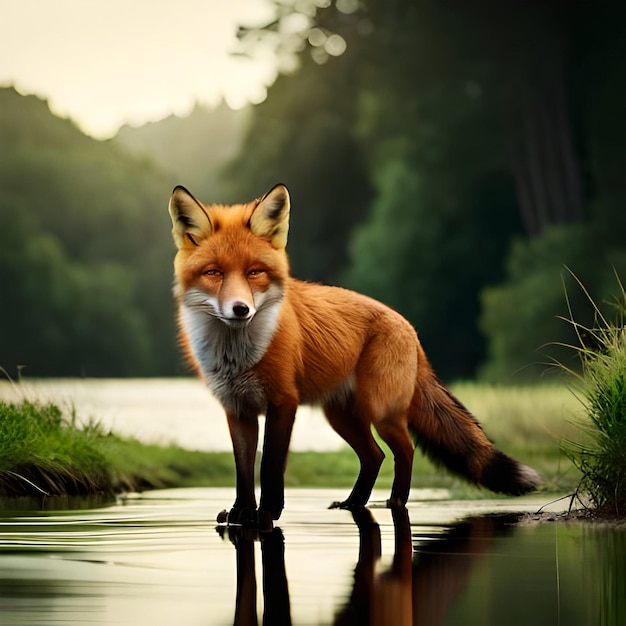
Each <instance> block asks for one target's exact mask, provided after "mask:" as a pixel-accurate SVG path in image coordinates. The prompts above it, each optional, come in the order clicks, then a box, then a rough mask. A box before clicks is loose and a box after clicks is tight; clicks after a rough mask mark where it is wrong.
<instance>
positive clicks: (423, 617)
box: [217, 507, 518, 626]
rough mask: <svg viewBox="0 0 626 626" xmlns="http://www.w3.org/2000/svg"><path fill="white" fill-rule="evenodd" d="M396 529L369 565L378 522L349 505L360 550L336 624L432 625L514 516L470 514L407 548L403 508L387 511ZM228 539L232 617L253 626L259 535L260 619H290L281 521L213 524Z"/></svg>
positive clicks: (269, 625)
mask: <svg viewBox="0 0 626 626" xmlns="http://www.w3.org/2000/svg"><path fill="white" fill-rule="evenodd" d="M392 515H393V524H394V532H395V542H394V543H395V546H394V556H393V561H392V564H391V566H390V567H389V568H388V569H387V570H386V571H383V572H380V573H379V572H376V565H377V563H378V561H379V560H380V557H381V536H380V527H379V525H378V524H377V523H376V521H375V519H374V517H373V515H372V513H371V512H370V511H369V509H366V508H365V507H358V508H356V509H354V510H353V511H352V517H353V519H354V521H355V523H356V525H357V527H358V529H359V554H358V561H357V564H356V567H355V569H354V585H353V588H352V592H351V594H350V597H349V598H348V600H347V602H346V604H345V605H344V606H343V607H341V608H340V609H339V610H338V612H337V614H336V616H335V620H334V622H333V623H334V624H335V625H337V626H343V625H345V626H348V625H355V626H363V625H365V624H370V625H372V626H409V625H412V626H415V625H421V626H437V625H439V624H443V623H444V618H445V616H446V613H447V611H448V609H449V608H450V607H451V606H452V604H453V602H454V600H455V598H456V597H457V596H458V595H459V594H460V593H461V591H462V590H463V588H464V587H465V585H466V583H467V581H468V579H469V577H470V573H471V571H472V569H473V567H474V565H476V563H477V562H478V561H479V560H480V558H481V557H482V556H483V555H484V554H485V553H486V552H487V551H488V550H489V548H490V545H491V543H492V540H493V539H494V538H495V537H497V536H503V535H505V534H506V533H507V530H508V529H510V528H511V527H512V524H513V523H514V522H515V521H516V520H517V519H518V517H517V516H515V515H497V516H496V515H488V516H480V517H471V518H468V519H466V520H464V521H463V522H460V523H458V524H456V525H454V526H452V527H451V528H450V529H449V530H448V531H447V532H446V533H444V534H443V535H442V537H441V538H440V539H437V540H434V541H429V542H428V543H427V544H426V545H424V546H420V547H418V548H416V549H415V551H414V548H413V543H412V538H411V524H410V521H409V515H408V511H407V510H406V509H405V508H404V507H397V508H395V509H393V510H392ZM217 530H218V532H219V533H220V535H221V536H222V537H223V538H225V537H226V536H228V538H229V539H230V541H231V542H232V543H233V544H234V546H235V551H236V559H237V599H236V609H235V619H234V624H235V625H236V626H248V625H256V624H257V623H258V621H257V583H256V573H255V556H254V543H255V541H260V543H261V556H262V561H263V563H262V571H263V598H264V612H263V624H264V625H266V626H282V625H283V624H284V625H288V624H291V607H290V601H289V588H288V583H287V573H286V571H285V543H284V537H283V533H282V531H281V530H280V528H274V530H273V531H272V532H271V533H259V532H258V530H255V529H251V528H243V527H235V526H228V527H224V526H219V527H218V529H217Z"/></svg>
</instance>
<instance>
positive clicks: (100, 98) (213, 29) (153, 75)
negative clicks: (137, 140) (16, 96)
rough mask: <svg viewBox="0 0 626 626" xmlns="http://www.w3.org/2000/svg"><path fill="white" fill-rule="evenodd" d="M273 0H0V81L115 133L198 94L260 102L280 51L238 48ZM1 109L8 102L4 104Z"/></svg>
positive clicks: (92, 127)
mask: <svg viewBox="0 0 626 626" xmlns="http://www.w3.org/2000/svg"><path fill="white" fill-rule="evenodd" d="M272 16H273V12H272V4H271V2H270V1H269V0H0V85H1V86H7V85H14V86H15V87H16V88H17V89H18V91H20V92H21V93H23V94H31V93H33V94H36V95H38V96H40V97H44V98H46V99H47V100H48V103H49V105H50V108H51V109H52V110H53V112H54V113H56V114H57V115H61V116H62V117H70V118H72V119H73V120H74V121H75V122H76V123H77V124H78V125H79V126H80V127H81V129H83V130H84V131H85V132H87V133H89V134H91V135H93V136H95V137H98V138H106V137H110V136H111V135H113V134H115V132H116V131H117V129H118V128H119V126H120V125H122V124H125V123H129V124H132V125H139V124H142V123H145V122H147V121H156V120H159V119H162V118H163V117H166V116H168V115H170V114H171V113H176V114H177V115H186V114H188V113H189V112H190V110H191V108H192V107H193V105H194V103H195V102H196V100H197V101H200V102H202V103H206V104H216V103H217V102H218V101H219V100H220V98H221V97H224V98H225V99H226V101H227V102H228V103H229V104H230V105H231V106H233V107H235V108H237V107H241V106H243V105H244V104H245V103H246V102H248V101H251V102H260V101H262V100H263V99H264V97H265V95H266V87H267V86H269V85H270V84H271V83H272V82H273V80H274V78H275V75H276V71H275V66H274V62H273V58H271V57H270V56H265V58H256V57H255V59H254V60H248V59H244V58H241V57H233V56H231V55H230V54H229V52H231V51H232V50H234V48H235V47H236V43H237V39H236V36H235V35H236V32H237V27H238V25H240V24H245V25H254V24H262V23H265V22H266V21H270V20H271V18H272ZM0 115H1V112H0Z"/></svg>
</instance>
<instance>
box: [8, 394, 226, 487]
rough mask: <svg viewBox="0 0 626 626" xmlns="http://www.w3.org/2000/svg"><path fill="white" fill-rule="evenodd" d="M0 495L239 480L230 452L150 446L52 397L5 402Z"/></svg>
mask: <svg viewBox="0 0 626 626" xmlns="http://www.w3.org/2000/svg"><path fill="white" fill-rule="evenodd" d="M0 434H1V437H0V497H19V496H33V495H35V496H37V495H85V494H96V493H104V494H113V493H118V492H121V491H137V490H142V489H147V488H155V487H166V486H185V485H188V484H198V483H206V484H211V483H212V482H214V483H216V484H223V483H224V482H227V481H230V480H234V478H233V476H234V471H233V468H232V459H231V456H232V455H230V454H226V453H222V454H206V453H202V452H192V451H188V450H183V449H182V448H179V447H176V446H168V447H162V446H156V445H145V444H142V443H140V442H139V441H137V440H135V439H129V438H121V437H117V436H116V435H114V434H112V433H108V432H105V431H104V430H103V429H102V428H101V427H100V426H99V425H98V424H97V423H94V422H91V423H87V424H83V425H80V427H79V424H78V420H77V419H76V416H75V415H74V414H69V415H68V414H64V413H63V411H62V410H61V409H60V408H59V407H58V406H56V405H55V404H52V403H47V404H43V403H42V404H40V403H37V402H30V401H27V400H23V401H21V402H19V403H9V402H0Z"/></svg>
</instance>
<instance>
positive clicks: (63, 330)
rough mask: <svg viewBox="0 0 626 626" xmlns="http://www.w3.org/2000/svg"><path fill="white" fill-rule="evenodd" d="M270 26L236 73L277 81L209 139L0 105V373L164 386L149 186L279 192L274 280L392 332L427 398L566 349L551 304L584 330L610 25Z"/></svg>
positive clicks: (619, 66) (612, 263)
mask: <svg viewBox="0 0 626 626" xmlns="http://www.w3.org/2000/svg"><path fill="white" fill-rule="evenodd" d="M275 5H276V19H275V20H274V21H272V23H270V24H264V25H262V26H261V27H259V28H245V29H244V28H242V29H241V32H240V53H242V54H250V55H254V54H257V53H258V52H259V50H260V48H268V47H269V48H271V49H273V51H274V53H275V55H276V60H277V63H279V65H280V66H281V67H282V68H283V72H282V73H281V74H280V75H279V77H278V79H277V80H276V82H275V83H274V85H272V87H271V88H270V89H269V93H268V98H267V99H266V101H265V102H263V103H262V104H260V105H257V106H256V107H254V109H253V110H252V111H251V112H248V113H246V115H245V116H242V117H240V118H239V122H237V123H236V124H235V125H234V126H232V133H231V134H224V133H223V129H224V128H226V127H227V126H228V125H229V124H230V123H231V122H232V119H231V118H228V115H227V112H225V111H223V110H222V111H220V112H219V115H218V114H217V113H216V115H215V119H218V118H219V120H218V122H219V123H218V125H219V127H220V128H221V129H222V130H220V129H218V128H216V127H215V125H213V126H211V124H210V123H208V121H207V117H206V114H205V113H206V112H204V113H203V112H201V111H198V110H196V111H194V114H193V115H192V116H191V117H190V118H189V120H187V121H186V120H178V119H170V120H166V121H165V122H163V123H157V124H153V125H150V127H149V128H144V129H123V131H122V132H120V135H119V136H118V138H116V139H115V140H114V141H108V142H97V141H95V140H92V139H89V138H87V137H85V136H84V135H82V134H81V133H80V132H79V131H78V130H77V129H76V128H75V127H74V126H73V125H72V124H71V123H70V122H68V121H66V120H59V119H57V118H54V117H53V116H52V115H51V114H50V113H49V111H48V109H47V107H46V106H45V103H42V102H41V101H39V100H37V99H35V98H24V97H22V96H19V95H18V94H16V93H15V92H14V91H13V90H10V89H8V90H1V91H0V107H1V110H2V116H1V117H0V286H1V288H2V306H1V307H0V365H2V366H4V367H7V368H12V367H14V366H16V365H20V364H25V365H27V366H28V368H29V370H27V372H28V371H30V373H31V375H80V374H86V375H153V374H160V375H165V374H171V373H176V372H178V371H179V370H180V366H179V363H180V357H179V356H178V352H177V348H176V345H175V329H174V324H173V304H172V297H171V293H170V285H171V278H170V277H171V274H172V271H171V261H172V256H173V253H174V248H173V244H172V243H171V241H170V234H169V229H170V225H169V219H168V217H167V214H166V211H165V206H166V203H167V199H168V197H169V193H170V191H171V188H172V186H173V185H174V184H178V183H180V184H183V185H186V186H188V187H189V188H190V190H191V191H192V192H194V193H195V194H196V195H197V196H198V197H199V198H200V199H202V200H203V201H205V202H214V201H218V202H229V201H245V200H250V199H252V198H254V197H257V196H259V195H261V194H263V193H264V192H265V191H266V190H267V189H268V188H269V187H270V186H272V185H273V184H275V183H276V182H279V181H281V182H284V183H286V184H287V185H288V187H289V189H290V191H291V194H292V204H293V209H292V224H291V229H290V239H289V244H288V250H289V254H290V258H291V262H292V270H293V273H294V275H296V276H298V277H301V278H305V279H309V280H316V281H322V282H328V283H334V284H342V285H345V286H348V287H352V288H355V289H358V290H360V291H364V292H366V293H368V294H370V295H372V296H374V297H376V298H379V299H381V300H383V301H384V302H386V303H388V304H390V305H391V306H393V307H394V308H396V309H398V310H399V311H401V312H402V313H403V314H405V315H406V316H407V317H408V318H409V319H410V320H411V321H412V322H413V323H414V324H415V326H416V328H417V329H418V332H419V333H420V336H421V339H422V341H423V343H424V345H425V347H426V349H427V351H428V353H429V355H430V357H431V360H432V361H433V363H434V365H435V367H436V369H437V371H438V372H439V374H440V375H441V376H442V377H444V378H447V379H450V378H459V377H472V376H475V375H477V374H478V375H481V376H483V377H485V378H488V379H491V380H510V377H511V375H512V374H514V373H516V372H518V370H521V372H518V373H517V374H516V376H515V377H514V378H513V380H522V379H523V378H524V377H525V376H536V375H537V373H538V372H540V371H543V369H545V368H544V366H542V365H537V364H538V363H539V362H541V361H544V360H545V357H544V356H542V350H540V348H541V346H543V345H544V344H546V343H548V342H557V343H558V342H572V341H573V337H572V328H571V326H570V325H568V324H567V323H564V322H563V321H561V320H559V319H558V317H557V316H559V315H568V309H567V303H566V298H565V295H564V291H563V285H562V282H563V281H564V282H565V283H566V285H567V287H568V296H569V300H570V306H571V307H572V311H573V313H574V315H575V316H576V319H577V320H578V321H581V322H583V323H592V321H593V311H592V310H591V307H589V306H587V305H586V303H585V296H584V294H583V293H582V292H581V290H580V289H578V288H577V287H576V285H575V284H574V281H573V280H571V279H570V278H568V276H569V274H568V273H567V272H566V271H565V270H564V266H565V265H567V266H568V267H569V268H571V269H572V271H573V272H575V274H576V275H577V276H578V277H579V278H580V279H581V281H582V282H583V283H584V284H585V286H586V287H587V288H588V290H589V292H590V294H591V296H592V297H594V298H595V299H596V301H598V302H602V301H603V299H605V298H606V297H607V296H608V294H610V293H612V292H615V291H616V289H615V277H614V273H613V268H615V269H616V270H617V271H618V272H619V273H620V274H621V275H622V276H626V242H625V237H624V233H625V232H626V230H625V228H626V223H625V222H626V205H625V202H624V201H625V200H626V175H625V174H626V121H625V117H624V112H625V111H626V106H625V105H626V83H625V82H624V80H623V77H624V76H625V75H626V19H624V18H626V4H625V3H617V2H615V3H613V2H608V1H607V2H591V1H590V0H589V1H585V0H581V1H580V2H570V3H564V2H557V1H556V0H541V1H539V0H537V1H526V2H518V3H505V2H495V1H489V2H488V1H487V0H471V1H466V2H461V1H454V0H442V1H438V2H435V1H434V0H430V1H428V0H419V1H418V0H276V1H275ZM224 115H226V118H224V117H223V116H224ZM244 124H245V126H243V125H244ZM244 128H245V133H243V132H242V129H244ZM242 135H243V139H242ZM198 138H201V141H200V142H199V141H198ZM233 145H237V146H241V147H240V149H239V150H238V152H237V154H236V155H235V156H234V157H233V152H232V146H233ZM203 146H206V147H205V148H204V147H203ZM221 147H223V148H221ZM218 153H219V154H220V158H217V159H215V156H216V155H217V154H218ZM204 154H206V155H207V158H206V159H205V158H204V156H203V155H204ZM209 155H210V157H211V158H210V159H209V158H208V156H209ZM226 161H229V162H228V164H227V165H224V163H225V162H226ZM203 163H204V165H205V166H206V175H205V177H203V173H202V165H203ZM549 352H550V353H551V354H552V355H553V356H556V357H557V358H570V357H571V355H569V353H563V352H559V349H558V347H557V346H555V347H553V348H550V350H549Z"/></svg>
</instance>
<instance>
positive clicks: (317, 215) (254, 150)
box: [205, 57, 371, 283]
mask: <svg viewBox="0 0 626 626" xmlns="http://www.w3.org/2000/svg"><path fill="white" fill-rule="evenodd" d="M351 63H352V60H351V59H350V58H349V57H341V58H338V59H333V60H332V61H331V62H329V63H328V64H327V65H325V66H323V67H322V66H319V65H317V64H316V63H314V62H313V61H312V59H311V58H308V59H307V58H305V59H303V61H302V67H301V69H300V70H299V71H298V72H296V73H293V74H288V75H283V76H279V77H278V80H277V81H276V83H275V84H274V85H273V86H272V88H271V90H270V92H269V94H268V98H267V100H266V101H265V102H263V103H261V104H260V105H258V106H257V107H255V110H254V112H253V116H252V121H251V126H250V129H249V131H248V133H247V135H246V136H245V138H244V142H243V145H242V149H241V152H240V154H239V155H238V156H237V158H236V159H235V160H234V161H233V162H232V163H231V164H230V165H229V167H228V168H227V170H226V172H225V177H226V182H227V185H228V191H227V194H226V199H227V200H228V201H231V202H242V201H248V200H251V199H253V198H255V197H258V196H260V195H262V194H263V193H265V191H267V189H269V188H270V187H271V186H272V185H274V184H276V183H277V182H283V183H285V184H286V185H287V187H288V188H289V191H290V193H291V198H292V211H291V217H290V229H289V242H288V251H289V255H290V263H291V269H292V272H293V273H294V275H296V276H298V277H299V278H302V279H306V280H315V281H321V282H327V283H337V282H338V279H339V276H340V274H341V271H342V270H343V268H344V266H345V264H346V262H347V250H348V241H349V237H350V233H351V231H352V229H353V228H354V226H355V224H358V223H359V222H361V221H362V220H363V219H364V218H365V214H366V207H367V203H368V201H369V199H370V197H371V183H370V180H369V177H368V174H367V170H366V163H365V160H364V158H363V154H362V152H361V150H360V147H359V144H358V142H357V140H356V138H355V135H354V132H353V123H354V119H355V105H356V101H355V98H354V94H353V93H352V92H351V90H350V82H351V78H350V76H351V73H352V72H353V69H354V68H353V66H352V65H351ZM215 200H216V198H210V197H209V198H205V201H215Z"/></svg>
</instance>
